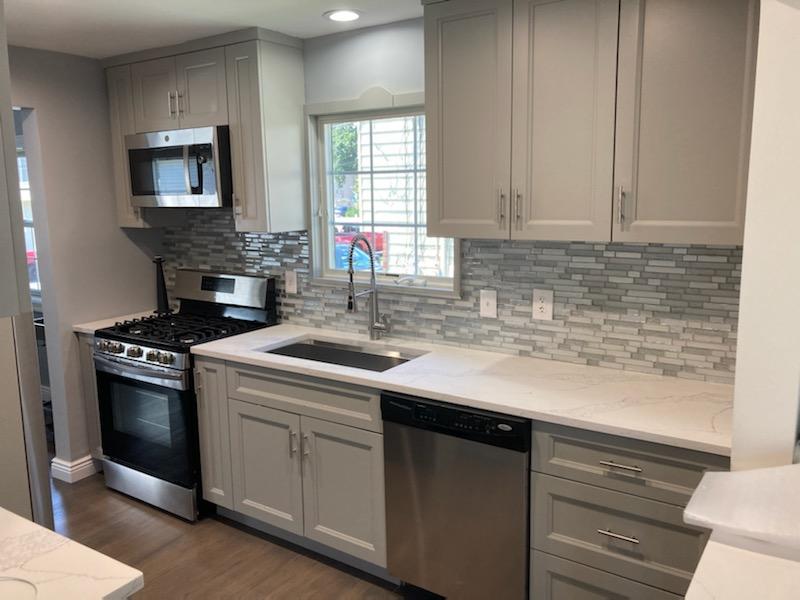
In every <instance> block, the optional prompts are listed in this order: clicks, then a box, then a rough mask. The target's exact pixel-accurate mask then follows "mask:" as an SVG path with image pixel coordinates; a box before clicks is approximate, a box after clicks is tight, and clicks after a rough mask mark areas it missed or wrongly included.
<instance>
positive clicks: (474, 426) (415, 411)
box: [381, 394, 531, 449]
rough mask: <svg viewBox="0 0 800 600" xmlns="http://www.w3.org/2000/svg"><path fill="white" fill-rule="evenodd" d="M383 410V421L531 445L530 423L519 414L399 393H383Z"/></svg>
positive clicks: (500, 442) (482, 439)
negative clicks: (485, 409)
mask: <svg viewBox="0 0 800 600" xmlns="http://www.w3.org/2000/svg"><path fill="white" fill-rule="evenodd" d="M381 410H382V413H383V419H384V421H389V422H395V423H400V424H404V425H409V426H412V427H419V428H423V429H430V430H433V431H438V432H440V433H446V434H450V435H456V436H459V437H464V438H467V439H472V440H475V441H479V442H484V443H489V444H493V445H497V446H503V447H510V448H514V449H517V448H519V449H523V448H526V447H529V446H530V428H531V423H530V421H529V420H528V419H523V418H520V417H512V416H509V415H503V414H500V413H493V412H490V411H484V410H480V409H474V408H468V407H461V406H457V405H455V404H449V403H446V402H438V401H433V400H423V399H421V398H414V397H412V396H404V395H399V394H398V395H394V394H383V396H382V398H381Z"/></svg>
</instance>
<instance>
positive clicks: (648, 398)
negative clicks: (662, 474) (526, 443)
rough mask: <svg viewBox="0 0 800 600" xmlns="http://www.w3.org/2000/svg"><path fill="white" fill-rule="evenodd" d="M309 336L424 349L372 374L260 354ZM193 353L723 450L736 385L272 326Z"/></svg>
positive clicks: (727, 447) (727, 450) (196, 348)
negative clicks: (425, 352) (411, 358)
mask: <svg viewBox="0 0 800 600" xmlns="http://www.w3.org/2000/svg"><path fill="white" fill-rule="evenodd" d="M307 337H314V338H318V339H326V340H330V341H339V342H348V341H350V342H353V341H355V342H360V343H369V344H380V345H383V346H390V347H396V348H404V349H414V350H423V351H427V354H425V355H423V356H421V357H419V358H416V359H414V360H411V361H409V362H407V363H405V364H402V365H400V366H398V367H395V368H393V369H390V370H388V371H385V372H383V373H376V372H371V371H366V370H363V369H355V368H350V367H342V366H338V365H332V364H327V363H322V362H314V361H309V360H303V359H297V358H291V357H287V356H280V355H277V354H267V353H265V352H264V350H265V349H269V348H274V347H277V346H281V345H284V344H286V343H288V342H291V341H297V340H301V339H304V338H307ZM192 353H193V354H196V355H199V356H207V357H211V358H217V359H221V360H225V361H230V362H237V363H242V364H246V365H251V366H257V367H267V368H272V369H279V370H282V371H289V372H292V373H299V374H302V375H309V376H313V377H320V378H326V379H333V380H336V381H341V382H346V383H351V384H355V385H362V386H366V387H371V388H375V389H379V390H385V391H393V392H400V393H406V394H411V395H416V396H422V397H425V398H430V399H432V400H441V401H444V402H452V403H455V404H461V405H465V406H472V407H475V408H482V409H486V410H493V411H497V412H502V413H505V414H510V415H517V416H522V417H527V418H530V419H536V420H540V421H548V422H551V423H558V424H562V425H570V426H574V427H581V428H584V429H590V430H594V431H600V432H604V433H610V434H615V435H621V436H626V437H630V438H635V439H640V440H646V441H651V442H657V443H662V444H669V445H673V446H678V447H681V448H688V449H692V450H699V451H704V452H710V453H713V454H719V455H724V456H728V455H730V448H731V413H732V402H733V387H732V386H730V385H724V384H715V383H705V382H698V381H691V380H686V379H678V378H675V377H661V376H657V375H647V374H640V373H635V372H630V371H622V370H616V369H605V368H599V367H588V366H584V365H574V364H571V363H564V362H557V361H552V360H543V359H535V358H524V357H518V356H509V355H505V354H499V353H495V352H483V351H478V350H468V349H463V348H458V347H453V346H440V345H432V344H428V343H421V342H417V341H414V340H410V341H409V340H403V339H394V338H388V339H385V340H381V341H378V342H370V341H369V340H368V339H367V337H366V336H363V335H358V334H351V333H346V332H340V331H331V330H324V329H313V328H308V327H298V326H295V325H288V324H286V325H277V326H275V327H268V328H266V329H260V330H257V331H253V332H250V333H245V334H242V335H237V336H232V337H228V338H224V339H221V340H217V341H214V342H208V343H206V344H200V345H198V346H194V347H193V348H192Z"/></svg>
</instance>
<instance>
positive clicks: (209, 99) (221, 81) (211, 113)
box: [175, 48, 228, 129]
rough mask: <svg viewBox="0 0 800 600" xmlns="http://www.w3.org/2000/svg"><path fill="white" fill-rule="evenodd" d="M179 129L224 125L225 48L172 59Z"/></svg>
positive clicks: (225, 105)
mask: <svg viewBox="0 0 800 600" xmlns="http://www.w3.org/2000/svg"><path fill="white" fill-rule="evenodd" d="M175 66H176V73H177V93H178V120H179V121H180V127H181V129H189V128H192V127H210V126H213V125H227V124H228V96H227V90H226V83H225V49H224V48H213V49H211V50H203V51H202V52H193V53H191V54H181V55H180V56H177V57H175Z"/></svg>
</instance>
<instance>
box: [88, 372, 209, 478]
mask: <svg viewBox="0 0 800 600" xmlns="http://www.w3.org/2000/svg"><path fill="white" fill-rule="evenodd" d="M96 373H97V399H98V403H99V407H100V431H101V436H102V445H103V454H104V455H106V456H107V457H108V458H110V459H111V460H113V461H115V462H118V463H121V464H124V465H127V466H129V467H131V468H134V469H137V470H139V471H143V472H145V473H149V474H150V475H153V476H155V477H158V478H159V479H164V480H166V481H170V482H172V483H176V484H178V485H183V486H185V487H190V486H192V485H194V484H195V483H196V481H197V473H198V470H199V464H198V446H197V407H196V405H195V400H194V392H193V391H192V390H186V391H179V390H174V389H171V388H168V387H164V386H160V385H156V384H152V383H146V382H143V381H137V380H134V379H131V378H128V377H124V376H121V375H117V374H111V373H106V372H104V371H101V370H97V371H96Z"/></svg>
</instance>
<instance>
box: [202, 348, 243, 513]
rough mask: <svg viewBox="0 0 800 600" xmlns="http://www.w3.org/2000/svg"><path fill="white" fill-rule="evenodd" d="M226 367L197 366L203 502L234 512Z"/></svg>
mask: <svg viewBox="0 0 800 600" xmlns="http://www.w3.org/2000/svg"><path fill="white" fill-rule="evenodd" d="M225 369H226V367H225V363H224V362H223V361H221V360H214V359H210V358H202V359H199V360H197V363H196V365H195V390H196V392H197V425H198V435H199V441H200V468H201V472H202V480H203V498H205V499H206V500H208V501H209V502H213V503H214V504H217V505H219V506H223V507H225V508H229V509H231V510H233V508H234V506H233V476H232V473H231V440H230V426H229V422H230V419H229V413H228V397H227V391H228V390H227V379H226V371H225Z"/></svg>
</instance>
